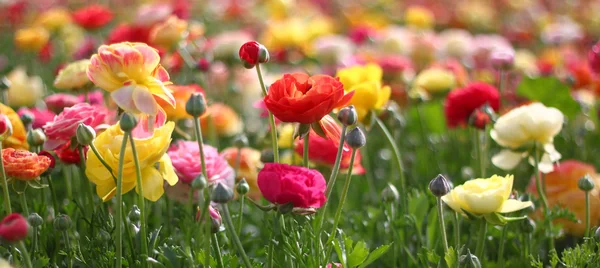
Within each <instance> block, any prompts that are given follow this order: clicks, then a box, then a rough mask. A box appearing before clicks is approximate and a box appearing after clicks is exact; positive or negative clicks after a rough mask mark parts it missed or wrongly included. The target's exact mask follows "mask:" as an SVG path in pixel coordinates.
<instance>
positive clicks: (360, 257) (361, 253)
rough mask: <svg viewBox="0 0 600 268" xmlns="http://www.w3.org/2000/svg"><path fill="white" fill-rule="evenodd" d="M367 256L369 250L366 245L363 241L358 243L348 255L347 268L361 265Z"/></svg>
mask: <svg viewBox="0 0 600 268" xmlns="http://www.w3.org/2000/svg"><path fill="white" fill-rule="evenodd" d="M367 256H369V249H368V248H367V244H366V243H365V242H364V241H358V243H356V245H354V248H353V249H352V253H350V255H348V260H347V263H348V267H356V266H359V265H360V264H362V263H363V262H364V261H365V260H366V259H367Z"/></svg>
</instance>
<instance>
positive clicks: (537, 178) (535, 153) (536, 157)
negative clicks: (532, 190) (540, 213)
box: [533, 142, 554, 249]
mask: <svg viewBox="0 0 600 268" xmlns="http://www.w3.org/2000/svg"><path fill="white" fill-rule="evenodd" d="M533 161H534V164H535V166H534V171H535V186H536V188H537V191H538V195H539V197H540V199H541V200H542V205H543V206H544V218H545V221H546V224H547V226H546V227H547V228H548V230H549V231H550V233H552V221H550V220H548V219H547V217H548V214H549V213H550V211H549V210H550V208H549V206H548V199H547V198H546V193H545V192H544V188H543V186H542V179H541V178H540V168H539V166H540V155H539V145H538V143H537V142H536V143H535V144H534V146H533ZM549 238H550V239H549V241H548V243H549V246H550V249H554V237H553V236H552V235H550V237H549Z"/></svg>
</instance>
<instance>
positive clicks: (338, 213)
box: [325, 144, 357, 256]
mask: <svg viewBox="0 0 600 268" xmlns="http://www.w3.org/2000/svg"><path fill="white" fill-rule="evenodd" d="M340 146H343V144H341V145H340ZM356 151H357V149H352V155H351V156H350V164H349V167H348V174H347V175H346V181H345V182H344V190H342V196H341V197H340V202H339V203H338V208H337V210H336V211H335V217H334V218H333V227H332V229H331V233H330V234H329V239H327V243H325V244H326V245H327V250H326V251H325V252H327V255H325V256H330V255H331V251H332V250H333V247H332V246H333V243H332V242H333V239H334V238H335V235H336V234H337V232H336V231H335V230H337V227H338V224H339V223H340V218H341V217H342V210H343V209H344V204H345V203H346V197H347V196H348V191H349V190H350V182H351V180H352V167H353V166H354V159H355V157H356Z"/></svg>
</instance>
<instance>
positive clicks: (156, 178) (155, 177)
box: [135, 166, 165, 202]
mask: <svg viewBox="0 0 600 268" xmlns="http://www.w3.org/2000/svg"><path fill="white" fill-rule="evenodd" d="M142 187H143V191H144V198H146V199H148V200H150V201H152V202H156V201H157V200H158V199H159V198H160V197H161V196H162V195H163V193H164V192H165V189H164V188H163V178H162V176H161V175H160V172H158V170H156V169H155V168H154V167H152V166H149V167H147V168H145V169H143V170H142ZM135 190H136V192H138V193H139V185H138V186H136V187H135Z"/></svg>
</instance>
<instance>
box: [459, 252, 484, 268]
mask: <svg viewBox="0 0 600 268" xmlns="http://www.w3.org/2000/svg"><path fill="white" fill-rule="evenodd" d="M459 264H460V267H465V268H467V267H468V268H481V262H479V258H477V256H475V255H474V254H471V251H470V250H469V249H467V254H465V255H462V256H460V258H459Z"/></svg>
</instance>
